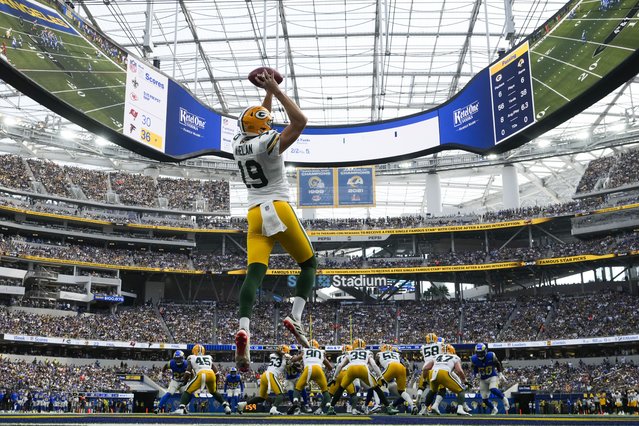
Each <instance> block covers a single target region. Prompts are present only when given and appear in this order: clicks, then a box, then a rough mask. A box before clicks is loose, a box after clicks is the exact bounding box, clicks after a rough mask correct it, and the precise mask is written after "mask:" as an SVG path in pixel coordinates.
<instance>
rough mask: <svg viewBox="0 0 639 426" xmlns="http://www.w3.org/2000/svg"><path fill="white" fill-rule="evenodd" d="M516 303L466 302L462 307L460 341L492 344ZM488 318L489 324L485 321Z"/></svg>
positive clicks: (499, 301)
mask: <svg viewBox="0 0 639 426" xmlns="http://www.w3.org/2000/svg"><path fill="white" fill-rule="evenodd" d="M515 304H516V301H515V300H512V299H507V300H498V301H492V302H489V303H486V302H483V301H466V302H465V303H464V304H463V306H462V309H463V312H464V316H463V324H462V328H461V329H462V336H461V340H462V341H466V342H494V341H496V340H497V335H498V334H499V331H500V330H501V329H502V328H503V327H504V325H505V324H506V322H507V320H508V318H509V317H510V315H511V313H512V311H513V308H514V307H515ZM488 318H490V320H489V321H490V323H487V321H486V320H487V319H488Z"/></svg>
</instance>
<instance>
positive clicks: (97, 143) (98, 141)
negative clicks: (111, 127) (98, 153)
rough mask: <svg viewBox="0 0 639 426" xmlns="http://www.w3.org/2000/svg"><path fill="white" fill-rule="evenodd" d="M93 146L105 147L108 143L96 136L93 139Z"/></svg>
mask: <svg viewBox="0 0 639 426" xmlns="http://www.w3.org/2000/svg"><path fill="white" fill-rule="evenodd" d="M95 144H96V145H97V146H105V145H108V144H109V141H108V140H106V139H104V138H103V137H100V136H98V137H97V138H95Z"/></svg>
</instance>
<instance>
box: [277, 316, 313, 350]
mask: <svg viewBox="0 0 639 426" xmlns="http://www.w3.org/2000/svg"><path fill="white" fill-rule="evenodd" d="M283 323H284V327H286V328H287V329H288V331H290V332H291V333H293V336H295V339H296V340H297V343H299V344H300V345H302V346H303V347H305V348H308V347H310V346H311V345H310V344H309V343H308V338H306V333H305V332H304V328H303V327H302V324H301V323H300V322H299V321H295V319H293V318H291V317H286V318H284V321H283Z"/></svg>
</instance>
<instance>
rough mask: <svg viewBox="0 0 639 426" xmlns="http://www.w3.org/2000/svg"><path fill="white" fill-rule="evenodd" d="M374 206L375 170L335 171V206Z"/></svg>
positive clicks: (359, 168)
mask: <svg viewBox="0 0 639 426" xmlns="http://www.w3.org/2000/svg"><path fill="white" fill-rule="evenodd" d="M374 205H375V168H374V167H345V168H339V169H337V206H338V207H355V206H356V207H365V206H374Z"/></svg>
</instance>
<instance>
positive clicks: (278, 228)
mask: <svg viewBox="0 0 639 426" xmlns="http://www.w3.org/2000/svg"><path fill="white" fill-rule="evenodd" d="M258 78H259V79H260V81H261V85H262V88H263V89H264V90H266V96H265V97H264V101H263V102H262V105H261V106H252V107H249V108H247V109H245V110H244V111H243V112H242V114H240V117H239V118H238V127H239V133H238V134H237V135H235V137H234V138H233V144H232V146H233V155H234V158H235V161H236V162H237V165H238V167H239V169H240V174H241V175H242V180H243V181H244V184H245V185H246V187H247V189H248V205H249V210H248V215H247V219H248V232H247V238H246V250H247V256H248V261H247V265H248V266H247V270H246V278H245V279H244V283H243V284H242V287H241V289H240V312H239V316H240V329H239V331H238V332H237V334H236V335H235V345H236V350H235V362H236V364H237V367H238V368H239V369H240V371H246V370H248V369H249V366H250V363H251V358H250V352H249V347H250V343H249V342H250V318H251V314H252V312H253V304H254V303H255V293H256V290H257V289H258V288H259V287H260V286H261V285H262V279H263V278H264V275H265V274H266V270H267V269H268V263H269V256H270V254H271V251H272V249H273V245H274V244H275V242H276V241H277V242H279V243H280V244H281V245H282V247H284V249H285V250H286V251H287V252H288V253H289V254H290V255H291V256H292V257H293V258H294V259H295V261H296V262H297V263H298V264H299V265H300V268H301V271H300V275H299V278H298V280H297V285H296V290H295V298H294V300H293V307H292V310H291V315H290V316H287V317H286V318H284V321H283V322H284V326H285V327H286V328H287V329H288V330H289V331H290V332H291V333H292V334H293V335H294V336H295V338H296V339H297V342H298V343H299V344H300V345H301V346H303V347H305V348H307V347H308V346H309V343H308V339H307V338H306V334H305V332H304V328H303V327H302V311H303V310H304V306H305V305H306V300H307V299H308V297H309V296H310V294H311V292H312V291H313V285H314V284H315V272H316V270H317V259H316V258H315V252H314V250H313V246H312V245H311V242H310V240H309V238H308V236H307V235H306V231H305V230H304V228H303V227H302V225H301V224H300V222H299V220H298V219H297V216H296V215H295V212H294V211H293V208H292V207H291V205H290V204H289V203H288V200H289V196H288V192H289V188H288V183H287V178H286V173H285V168H284V158H283V157H282V154H283V153H284V151H286V150H287V149H288V148H289V147H290V146H291V145H292V144H293V143H294V142H295V141H296V140H297V139H298V138H299V136H300V135H301V134H302V131H303V130H304V128H305V127H306V122H307V118H306V116H305V115H304V113H302V111H301V110H300V108H299V107H298V106H297V105H296V104H295V102H293V101H292V100H291V98H289V97H288V96H287V95H286V94H285V93H284V92H282V91H281V90H280V88H279V86H278V85H277V82H276V81H275V79H274V78H273V76H272V75H270V74H268V73H263V74H261V75H259V76H258ZM273 97H275V98H277V100H278V101H279V102H280V104H281V105H282V106H283V107H284V110H285V111H286V114H287V115H288V118H289V121H290V122H289V124H288V126H286V128H284V130H282V133H278V132H277V131H276V130H272V129H271V123H272V116H271V104H272V101H273Z"/></svg>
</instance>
